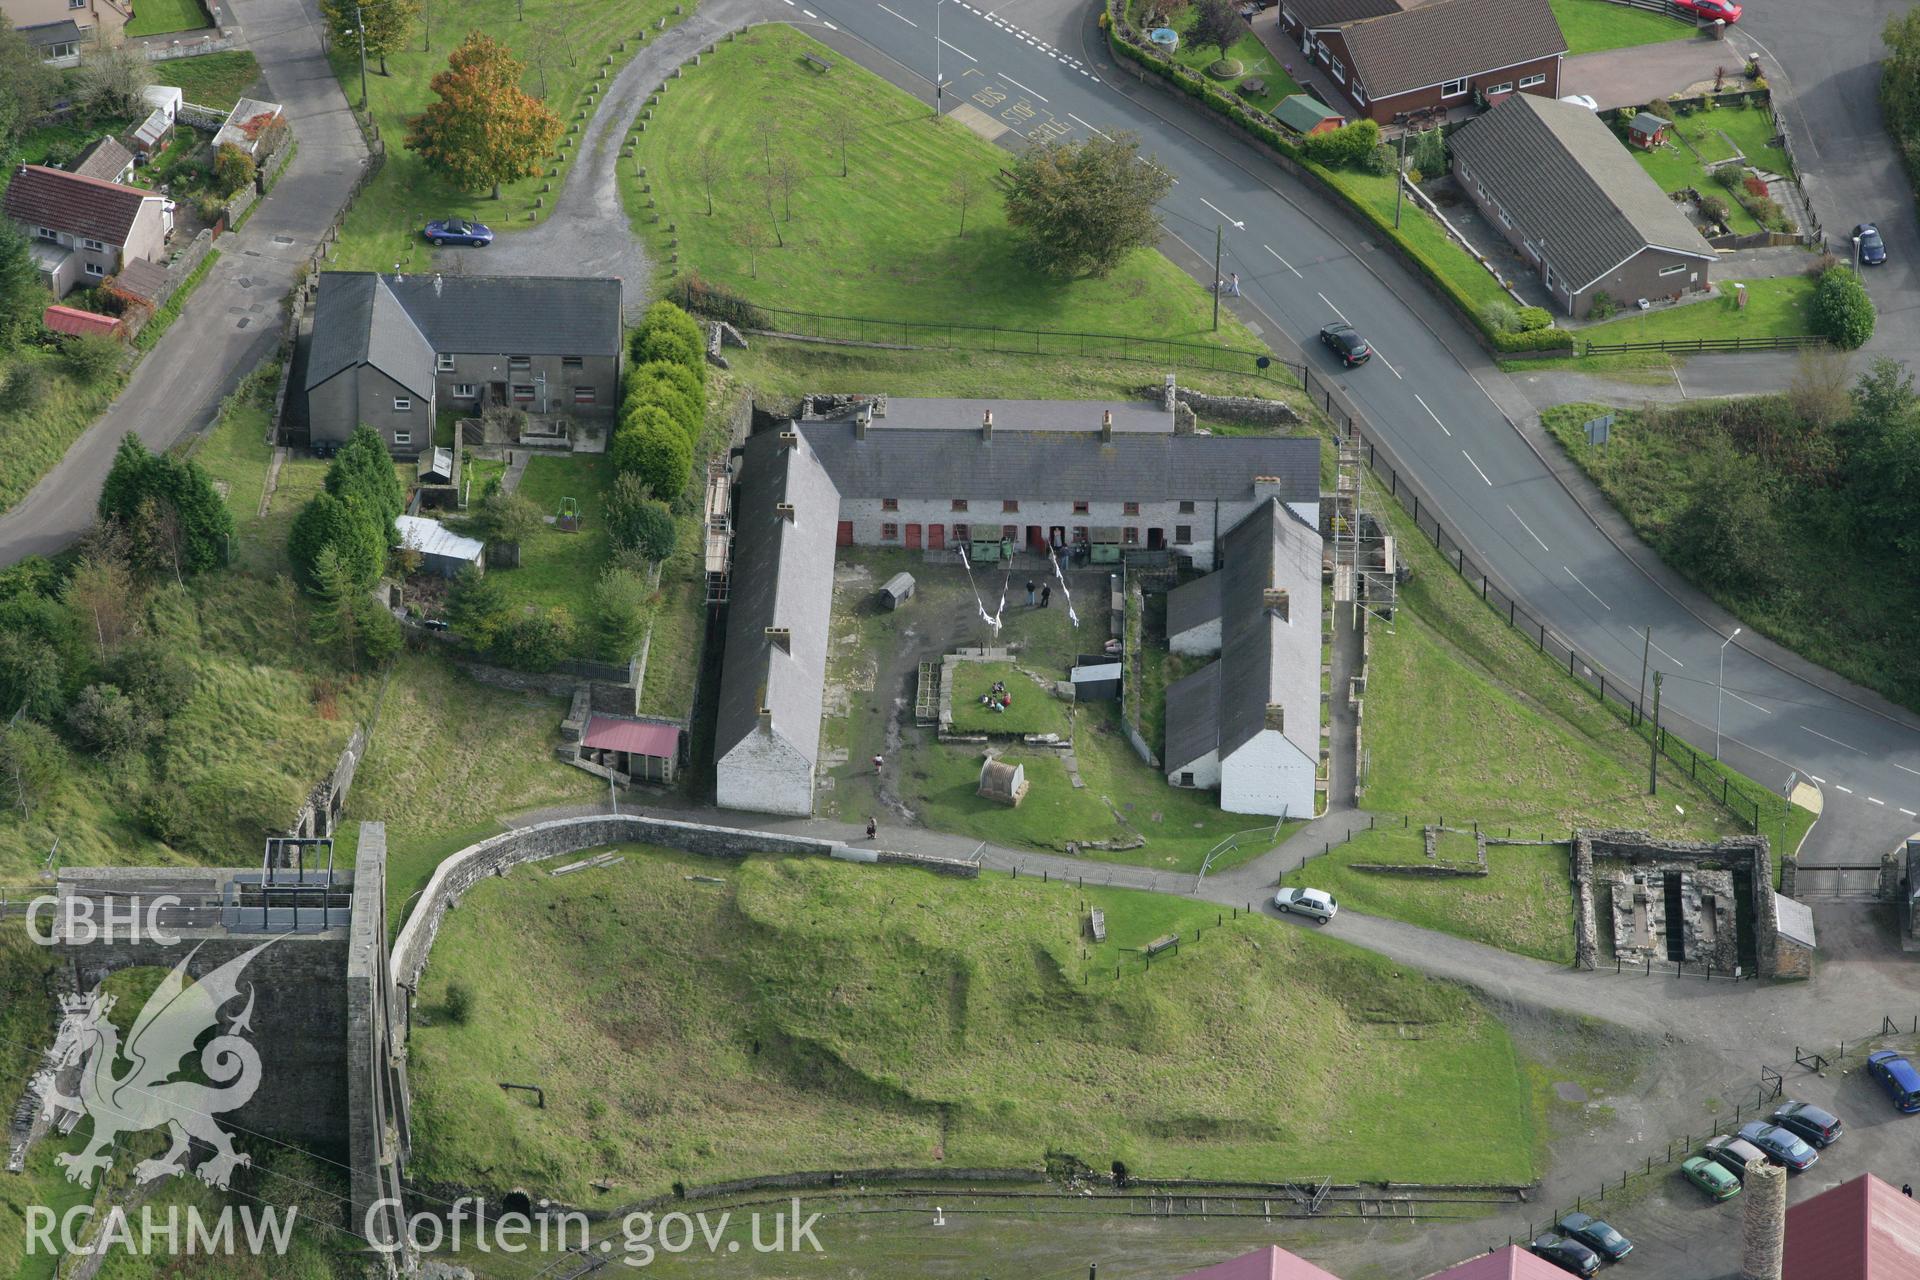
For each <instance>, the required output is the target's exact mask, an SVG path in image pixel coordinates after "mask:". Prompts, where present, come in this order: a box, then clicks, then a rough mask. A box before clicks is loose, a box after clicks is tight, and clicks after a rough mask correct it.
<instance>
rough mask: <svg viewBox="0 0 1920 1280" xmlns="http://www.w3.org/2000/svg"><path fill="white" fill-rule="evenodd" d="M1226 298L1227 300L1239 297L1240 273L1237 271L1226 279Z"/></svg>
mask: <svg viewBox="0 0 1920 1280" xmlns="http://www.w3.org/2000/svg"><path fill="white" fill-rule="evenodd" d="M1227 296H1228V297H1229V298H1237V297H1239V296H1240V273H1239V272H1238V271H1236V272H1234V273H1233V274H1232V275H1230V276H1228V277H1227Z"/></svg>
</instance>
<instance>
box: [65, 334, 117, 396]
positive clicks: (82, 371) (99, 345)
mask: <svg viewBox="0 0 1920 1280" xmlns="http://www.w3.org/2000/svg"><path fill="white" fill-rule="evenodd" d="M125 354H126V348H125V347H123V346H121V345H120V343H119V342H118V341H117V340H116V339H113V338H109V337H108V336H107V335H106V334H104V333H83V334H79V335H77V336H75V337H70V338H65V339H63V340H62V341H61V343H60V362H61V363H62V364H63V365H65V366H66V370H67V375H68V376H69V377H71V378H72V379H73V380H74V381H75V382H78V383H80V384H81V385H83V386H88V387H93V386H98V385H99V384H100V383H102V382H105V381H106V380H107V379H108V378H110V377H112V376H113V375H114V374H115V373H117V372H119V370H120V360H121V357H123V356H124V355H125Z"/></svg>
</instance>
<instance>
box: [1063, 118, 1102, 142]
mask: <svg viewBox="0 0 1920 1280" xmlns="http://www.w3.org/2000/svg"><path fill="white" fill-rule="evenodd" d="M1067 119H1069V120H1071V121H1073V122H1074V123H1075V124H1077V125H1079V126H1080V127H1081V128H1082V129H1092V130H1093V132H1095V133H1098V134H1100V136H1101V137H1103V138H1105V137H1107V135H1106V134H1105V133H1101V131H1100V130H1098V129H1095V128H1094V127H1093V126H1092V125H1090V124H1088V123H1087V122H1086V121H1085V120H1082V119H1081V118H1080V117H1079V116H1077V115H1075V114H1073V112H1071V111H1069V112H1067ZM1109 141H1111V139H1109Z"/></svg>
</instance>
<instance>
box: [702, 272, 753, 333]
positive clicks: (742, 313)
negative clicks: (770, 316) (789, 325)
mask: <svg viewBox="0 0 1920 1280" xmlns="http://www.w3.org/2000/svg"><path fill="white" fill-rule="evenodd" d="M681 288H682V289H683V290H684V296H685V297H686V299H687V305H688V306H690V307H692V308H693V309H694V310H696V311H698V312H699V313H700V314H701V315H704V316H711V317H713V318H714V319H715V320H724V321H726V322H727V323H728V324H731V325H737V326H738V327H740V328H742V329H765V328H767V327H768V325H767V318H766V316H764V315H763V314H761V312H760V311H759V309H758V308H756V307H755V306H754V305H753V304H752V303H751V302H748V301H747V300H746V299H745V298H742V297H739V296H738V295H736V294H732V293H729V292H727V291H726V290H725V289H723V288H720V287H719V286H717V285H711V284H708V283H707V282H706V281H705V280H703V279H701V278H700V273H699V272H697V271H689V272H688V273H687V278H686V281H685V282H684V283H683V284H682V286H681Z"/></svg>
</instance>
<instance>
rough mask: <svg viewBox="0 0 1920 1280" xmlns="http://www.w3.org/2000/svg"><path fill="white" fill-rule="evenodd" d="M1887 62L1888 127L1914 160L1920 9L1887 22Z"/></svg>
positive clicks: (1883, 71) (1918, 127)
mask: <svg viewBox="0 0 1920 1280" xmlns="http://www.w3.org/2000/svg"><path fill="white" fill-rule="evenodd" d="M1880 38H1881V40H1882V41H1883V42H1884V43H1885V44H1886V46H1887V59H1886V61H1885V62H1883V63H1881V64H1880V106H1881V109H1882V110H1883V111H1884V112H1885V114H1886V120H1887V127H1888V129H1890V130H1891V131H1892V133H1893V136H1894V137H1895V138H1896V139H1897V140H1898V141H1899V142H1900V144H1901V145H1902V147H1903V148H1907V149H1908V154H1909V157H1910V158H1911V156H1912V154H1913V152H1912V150H1911V148H1912V147H1913V144H1914V141H1915V137H1916V134H1920V8H1916V9H1909V10H1907V11H1906V12H1905V13H1899V14H1895V15H1894V16H1893V17H1891V18H1888V19H1887V25H1886V27H1885V28H1883V29H1882V31H1881V33H1880Z"/></svg>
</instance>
